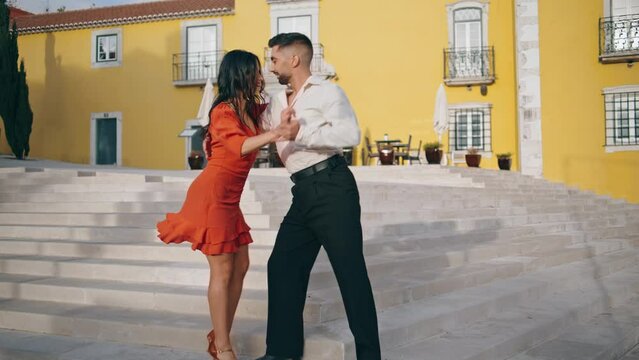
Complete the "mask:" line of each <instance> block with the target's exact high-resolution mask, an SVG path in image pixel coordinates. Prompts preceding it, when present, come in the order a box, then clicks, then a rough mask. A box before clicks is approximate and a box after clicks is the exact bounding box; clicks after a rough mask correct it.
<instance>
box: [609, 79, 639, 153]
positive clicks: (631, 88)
mask: <svg viewBox="0 0 639 360" xmlns="http://www.w3.org/2000/svg"><path fill="white" fill-rule="evenodd" d="M634 92H639V85H625V86H615V87H607V88H604V89H603V90H602V94H603V96H604V97H605V96H608V95H612V94H622V93H634ZM605 106H606V101H605V100H604V121H605V126H604V134H605V138H606V142H607V139H608V135H609V134H608V131H610V130H609V129H610V128H611V126H609V125H610V123H611V122H613V121H614V119H609V118H608V117H607V109H606V108H605ZM634 111H635V113H639V109H634ZM634 121H635V126H634V127H635V128H636V126H637V124H636V121H638V120H637V119H636V118H635V120H634ZM629 127H630V128H633V126H630V123H629ZM612 136H613V137H614V136H615V134H612ZM635 137H639V134H636V133H635ZM604 148H605V151H606V153H615V152H623V151H639V145H634V144H633V145H615V146H608V145H605V146H604Z"/></svg>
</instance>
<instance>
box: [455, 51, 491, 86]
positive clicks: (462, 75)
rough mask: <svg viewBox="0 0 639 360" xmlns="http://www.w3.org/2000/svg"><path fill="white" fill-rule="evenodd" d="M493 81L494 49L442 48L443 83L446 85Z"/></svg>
mask: <svg viewBox="0 0 639 360" xmlns="http://www.w3.org/2000/svg"><path fill="white" fill-rule="evenodd" d="M494 82H495V49H494V47H492V46H491V47H481V48H451V49H444V83H446V85H448V86H466V85H482V84H492V83H494Z"/></svg>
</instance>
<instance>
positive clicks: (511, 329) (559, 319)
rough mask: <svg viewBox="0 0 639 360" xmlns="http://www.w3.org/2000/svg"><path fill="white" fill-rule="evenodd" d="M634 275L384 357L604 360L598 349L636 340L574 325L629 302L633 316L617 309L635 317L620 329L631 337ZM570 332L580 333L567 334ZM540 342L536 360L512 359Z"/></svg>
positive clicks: (638, 284) (610, 329) (637, 282)
mask: <svg viewBox="0 0 639 360" xmlns="http://www.w3.org/2000/svg"><path fill="white" fill-rule="evenodd" d="M637 275H639V270H638V269H637V268H633V269H631V270H627V271H622V272H620V273H617V274H613V275H610V276H606V277H605V278H602V279H599V281H594V282H593V283H591V284H589V285H587V286H584V287H581V288H578V289H575V290H572V291H567V292H560V293H553V294H549V295H547V296H545V297H543V298H542V299H541V300H540V301H538V302H537V303H534V304H530V305H527V306H521V307H517V308H515V309H512V310H509V311H504V312H500V313H497V314H495V315H493V316H491V317H490V318H488V319H486V320H483V321H480V322H477V323H475V324H472V325H470V326H466V327H463V328H456V329H452V330H449V331H447V332H446V333H444V334H441V335H439V336H436V337H433V338H430V339H426V340H423V341H420V342H417V343H412V344H408V345H406V346H402V347H399V348H397V349H393V350H391V351H389V352H388V353H387V355H386V356H387V357H388V358H389V359H397V360H408V359H411V360H412V359H417V357H416V356H418V354H428V359H429V360H430V359H432V360H439V359H441V360H444V359H459V360H499V359H512V360H541V359H543V360H552V359H557V360H559V359H562V360H565V359H579V360H586V359H604V358H607V357H601V356H602V355H605V353H606V352H607V351H605V350H606V349H602V348H605V345H604V346H602V343H603V344H606V343H607V344H608V346H609V347H613V348H616V347H617V346H619V343H620V342H625V343H626V344H629V343H636V335H635V337H634V338H633V339H632V340H630V339H624V337H623V336H620V332H621V331H622V330H621V329H620V328H619V326H620V325H616V326H615V325H614V324H611V323H610V321H607V324H605V325H607V326H602V327H601V328H597V325H603V324H598V323H597V321H596V320H597V319H596V320H593V324H594V325H595V327H588V326H584V325H579V323H583V322H586V321H587V320H589V319H591V318H592V317H593V316H595V315H596V314H601V313H603V312H606V315H601V316H599V318H598V320H602V318H608V319H610V316H609V315H608V314H611V313H614V311H615V310H614V307H616V306H620V305H621V306H623V305H622V304H623V303H625V302H628V301H630V302H632V305H631V308H634V310H630V309H623V308H622V309H621V310H619V314H626V315H628V314H629V313H630V314H633V315H634V319H632V318H631V319H625V321H624V322H623V327H624V328H626V329H632V330H629V331H630V332H631V333H634V334H636V333H637V327H636V323H638V320H637V305H638V304H637V299H636V298H635V299H634V300H632V298H633V297H636V296H637V291H638V290H639V278H638V277H637ZM611 307H613V309H611ZM595 317H596V316H595ZM629 320H631V321H632V320H634V322H635V325H634V326H630V325H629V324H628V321H629ZM615 327H616V328H615ZM571 329H581V330H582V331H581V333H579V331H578V330H576V331H575V332H571ZM602 330H603V331H602ZM565 331H567V332H568V334H567V335H566V338H565V340H564V339H558V340H556V341H548V340H549V339H552V338H554V337H557V336H558V335H560V334H561V333H562V332H565ZM571 335H572V336H571ZM606 335H608V336H606ZM580 336H587V337H589V338H590V340H592V341H591V343H579V342H576V341H575V340H576V339H580ZM582 339H583V338H582ZM540 342H544V343H543V344H541V345H540V348H539V350H538V351H539V352H537V351H536V350H535V349H537V348H533V349H532V350H530V351H529V352H528V353H531V354H536V355H539V357H537V356H533V357H530V356H528V355H527V354H524V355H519V356H515V357H514V358H511V356H512V355H514V354H517V353H518V352H520V351H522V350H524V349H527V348H530V347H533V346H534V345H536V344H538V343H540ZM592 342H594V344H593V343H592ZM544 345H546V346H544ZM626 346H632V345H626ZM602 350H603V351H602ZM613 353H614V351H613ZM597 355H598V356H597ZM616 358H617V357H616V356H613V357H609V359H616Z"/></svg>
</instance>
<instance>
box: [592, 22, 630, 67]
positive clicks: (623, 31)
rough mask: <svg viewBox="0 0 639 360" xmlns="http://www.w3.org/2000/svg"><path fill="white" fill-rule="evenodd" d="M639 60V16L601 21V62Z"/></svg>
mask: <svg viewBox="0 0 639 360" xmlns="http://www.w3.org/2000/svg"><path fill="white" fill-rule="evenodd" d="M637 59H639V14H634V15H625V16H615V17H607V18H601V19H599V60H600V61H601V62H604V63H606V62H628V61H635V60H637Z"/></svg>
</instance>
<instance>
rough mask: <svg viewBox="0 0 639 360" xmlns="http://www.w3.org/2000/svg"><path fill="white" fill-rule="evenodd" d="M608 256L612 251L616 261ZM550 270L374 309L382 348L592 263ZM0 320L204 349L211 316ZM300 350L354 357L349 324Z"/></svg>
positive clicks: (23, 308)
mask: <svg viewBox="0 0 639 360" xmlns="http://www.w3.org/2000/svg"><path fill="white" fill-rule="evenodd" d="M613 256H616V257H617V261H615V259H613V258H612V257H613ZM604 257H607V259H604ZM630 257H632V259H630ZM599 260H600V261H599V265H600V269H599V272H598V273H597V276H600V277H602V276H607V279H608V278H609V277H608V275H609V274H610V273H612V272H614V271H616V270H618V269H622V268H624V267H628V266H631V265H630V264H633V265H636V264H637V259H636V254H634V255H633V256H628V255H626V256H623V257H622V256H621V254H614V255H606V256H602V257H601V258H600V259H599ZM549 270H550V269H549ZM587 270H591V271H587ZM544 271H545V270H543V271H541V272H542V273H543V272H544ZM636 274H637V272H636V271H635V272H633V273H632V274H631V275H632V278H633V279H635V281H637V276H636ZM551 275H554V276H543V274H541V276H540V272H537V273H535V274H531V276H530V277H528V278H525V279H524V278H523V277H522V276H520V277H517V278H515V279H507V280H500V281H495V282H493V283H491V284H489V285H486V286H482V287H477V288H471V289H465V290H462V291H458V292H455V293H451V294H447V295H442V296H435V297H431V298H428V299H426V300H423V301H421V302H419V303H413V304H409V305H404V306H398V307H396V308H392V309H389V310H387V311H384V312H382V313H380V314H379V319H380V334H381V339H382V343H383V348H384V349H385V351H386V349H392V348H396V347H398V346H400V345H403V344H406V342H408V341H411V340H412V339H413V338H414V337H416V336H424V335H425V334H428V333H431V334H433V335H434V334H435V333H439V332H441V331H442V329H445V327H447V326H460V325H465V324H468V323H472V322H475V321H478V320H481V319H483V318H486V317H488V316H491V315H493V314H494V313H495V312H496V311H498V310H505V309H507V308H509V307H510V308H512V307H514V306H521V305H522V304H526V303H533V302H534V301H536V300H537V299H539V298H541V297H542V296H543V295H545V294H546V293H548V292H549V291H550V292H552V291H557V290H560V289H562V290H564V291H565V290H566V289H567V288H570V287H576V286H578V285H580V284H584V283H588V282H589V279H591V278H592V276H593V275H592V264H591V263H590V262H589V260H585V261H582V262H578V263H575V264H569V265H566V266H563V267H562V268H561V269H554V268H553V269H552V272H551ZM524 276H525V275H524ZM567 280H570V282H567ZM606 282H607V280H606ZM140 324H144V326H141V325H140ZM265 325H266V324H265V322H264V321H262V320H251V319H242V318H238V319H236V325H235V326H234V339H235V342H236V349H237V350H238V352H239V353H240V354H244V355H261V354H262V353H263V351H264V336H265ZM0 326H1V327H3V328H12V329H17V330H24V331H41V332H45V333H50V334H57V335H71V336H83V337H98V336H99V338H100V339H102V340H108V341H118V342H123V343H134V344H147V345H162V346H170V347H175V348H185V349H202V348H203V347H204V344H205V343H204V339H203V335H204V334H205V333H206V331H208V330H207V329H209V328H210V323H209V319H208V317H206V316H201V315H191V314H183V313H172V312H167V311H155V310H148V309H147V310H134V309H130V310H128V311H126V312H123V311H122V310H121V309H119V308H113V307H107V306H92V305H75V304H62V303H57V302H43V301H29V300H20V301H16V300H6V301H2V302H0ZM426 336H427V335H426ZM305 349H306V356H305V359H311V360H314V359H353V358H355V356H354V353H353V351H354V347H353V340H352V337H351V335H350V331H349V329H348V324H347V322H346V321H345V320H342V319H340V320H335V321H332V322H329V323H326V324H325V325H322V326H307V330H306V345H305ZM386 358H389V357H386ZM390 359H394V358H392V357H390Z"/></svg>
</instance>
